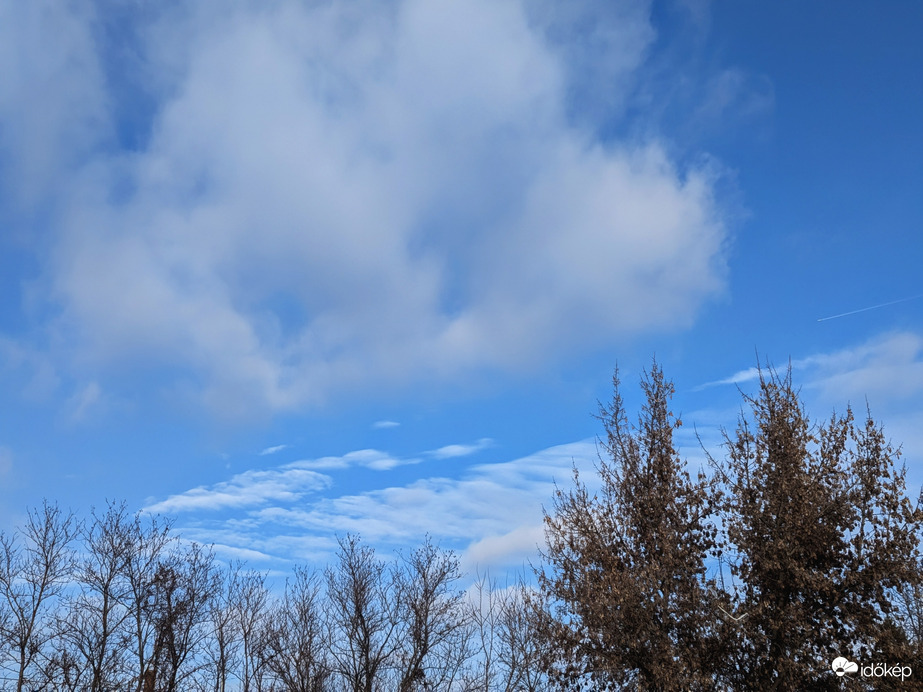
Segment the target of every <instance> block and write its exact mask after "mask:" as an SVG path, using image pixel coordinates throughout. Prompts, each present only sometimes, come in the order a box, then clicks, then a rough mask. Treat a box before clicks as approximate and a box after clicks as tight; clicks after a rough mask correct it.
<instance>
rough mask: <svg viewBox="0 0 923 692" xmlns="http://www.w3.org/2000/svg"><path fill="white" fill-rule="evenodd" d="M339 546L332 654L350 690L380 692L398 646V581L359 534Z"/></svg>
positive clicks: (332, 596)
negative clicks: (360, 538) (381, 684)
mask: <svg viewBox="0 0 923 692" xmlns="http://www.w3.org/2000/svg"><path fill="white" fill-rule="evenodd" d="M338 542H339V546H340V548H339V551H338V553H337V564H336V565H335V566H334V567H332V568H329V569H328V570H327V572H326V581H327V601H328V606H329V618H330V628H331V634H332V639H331V647H330V651H331V656H332V657H333V661H334V663H335V668H336V672H337V673H338V675H339V676H340V677H341V678H342V679H343V680H344V681H345V683H346V686H347V689H348V690H349V691H350V692H376V690H377V688H378V685H379V682H380V680H381V678H382V676H383V674H384V672H385V669H386V668H387V667H388V666H390V665H392V664H393V661H394V653H395V651H396V649H397V645H398V641H397V627H398V619H397V612H396V609H397V603H398V598H397V593H396V591H397V587H396V582H395V579H394V575H393V573H392V572H391V571H389V570H388V569H387V567H386V566H385V564H384V563H383V562H381V561H379V560H378V559H377V558H376V557H375V551H374V550H373V549H372V548H370V547H368V546H364V545H362V544H361V543H360V541H359V538H358V536H354V535H349V536H347V537H346V538H341V539H338Z"/></svg>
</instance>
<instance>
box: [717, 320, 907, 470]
mask: <svg viewBox="0 0 923 692" xmlns="http://www.w3.org/2000/svg"><path fill="white" fill-rule="evenodd" d="M786 365H787V364H786ZM791 366H792V371H793V379H794V380H795V384H797V385H801V386H802V387H803V388H802V394H803V398H804V399H805V400H806V401H807V403H808V409H809V411H812V412H813V415H814V418H815V419H822V418H824V417H825V416H826V415H827V414H828V413H829V411H830V410H832V409H834V408H835V409H836V410H838V411H841V412H842V411H843V410H844V409H845V408H846V406H847V405H852V407H853V408H854V410H855V411H856V414H857V415H859V416H861V415H864V413H865V403H866V401H867V402H868V404H869V406H870V408H871V413H872V416H873V417H874V418H875V419H876V420H877V421H880V422H882V423H883V424H884V426H885V431H886V433H888V434H889V435H891V436H892V437H893V439H894V440H895V442H897V443H901V444H903V447H904V452H905V455H904V456H905V459H907V460H908V466H909V467H910V471H911V474H912V475H914V476H915V477H921V478H923V463H921V460H923V436H921V435H920V434H919V432H918V429H919V425H918V424H916V423H913V422H912V421H914V420H916V421H918V420H919V419H920V416H921V415H923V335H921V334H919V333H914V332H909V331H899V332H889V333H886V334H881V335H878V336H876V337H874V338H872V339H869V340H868V341H866V342H864V343H861V344H857V345H854V346H850V347H847V348H842V349H839V350H836V351H832V352H830V353H817V354H813V355H810V356H806V357H803V358H799V359H794V360H792V361H791ZM758 376H759V372H758V370H757V369H756V368H748V369H746V370H741V371H740V372H738V373H735V374H734V375H732V376H731V377H729V378H727V379H724V380H719V381H717V382H711V383H708V384H706V385H703V387H704V386H713V385H718V384H742V383H746V382H753V381H755V380H756V379H757V378H758ZM700 388H701V387H700Z"/></svg>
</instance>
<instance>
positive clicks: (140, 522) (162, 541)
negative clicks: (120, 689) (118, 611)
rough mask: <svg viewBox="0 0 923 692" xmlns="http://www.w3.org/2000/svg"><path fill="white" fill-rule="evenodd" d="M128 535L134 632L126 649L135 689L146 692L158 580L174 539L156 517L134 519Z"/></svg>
mask: <svg viewBox="0 0 923 692" xmlns="http://www.w3.org/2000/svg"><path fill="white" fill-rule="evenodd" d="M128 533H129V536H130V539H131V540H130V543H131V548H132V549H131V551H130V553H129V555H128V558H127V560H126V561H125V566H124V570H125V580H126V582H127V585H128V589H127V592H126V595H125V607H126V608H127V609H128V612H129V615H128V618H129V625H128V628H129V630H130V634H129V636H128V643H127V644H126V649H130V651H131V655H130V657H129V658H130V660H131V663H130V665H129V670H130V676H129V677H130V679H131V681H132V682H131V685H132V686H133V687H134V689H135V692H143V690H144V685H145V680H147V679H149V678H150V675H149V674H148V671H149V669H150V657H151V654H152V652H153V647H154V641H155V637H156V622H155V617H154V615H155V612H156V605H157V596H156V591H157V587H156V585H155V583H154V578H155V576H156V575H157V568H158V566H159V565H160V564H161V562H162V560H163V559H164V558H165V557H166V556H167V555H168V554H169V551H170V548H171V547H172V545H173V543H174V539H173V537H172V536H171V535H170V523H169V522H166V521H164V520H162V519H161V518H159V517H156V516H150V517H147V518H145V517H144V516H143V515H141V514H140V513H138V514H135V515H134V516H133V517H132V519H131V521H130V523H129V525H128Z"/></svg>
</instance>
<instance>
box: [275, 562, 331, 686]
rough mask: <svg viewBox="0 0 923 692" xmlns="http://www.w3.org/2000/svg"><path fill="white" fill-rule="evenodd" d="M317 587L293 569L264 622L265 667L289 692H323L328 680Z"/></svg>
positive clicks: (306, 575)
mask: <svg viewBox="0 0 923 692" xmlns="http://www.w3.org/2000/svg"><path fill="white" fill-rule="evenodd" d="M323 607H324V603H323V602H322V601H321V594H320V584H319V582H318V579H317V577H316V575H315V574H313V573H312V572H309V571H308V569H307V568H306V567H300V566H296V567H295V571H294V575H293V577H292V579H291V580H288V581H287V582H286V584H285V594H284V596H283V598H282V600H281V601H280V602H279V603H277V604H276V605H275V607H274V608H273V609H272V612H271V615H270V617H269V618H268V619H267V628H266V633H265V646H264V655H265V657H266V667H267V668H268V669H269V670H270V671H271V673H272V674H273V675H274V676H275V677H276V679H277V680H279V682H280V683H281V685H282V688H283V689H285V690H287V691H288V692H324V691H325V690H327V689H328V687H329V682H330V678H331V671H330V664H329V662H328V661H327V653H326V651H327V636H326V631H325V628H324V618H323Z"/></svg>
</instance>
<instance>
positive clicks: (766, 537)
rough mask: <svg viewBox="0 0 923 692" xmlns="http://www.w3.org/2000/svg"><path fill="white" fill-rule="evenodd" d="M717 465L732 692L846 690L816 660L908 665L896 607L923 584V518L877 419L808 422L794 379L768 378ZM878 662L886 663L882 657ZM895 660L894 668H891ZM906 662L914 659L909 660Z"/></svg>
mask: <svg viewBox="0 0 923 692" xmlns="http://www.w3.org/2000/svg"><path fill="white" fill-rule="evenodd" d="M745 400H746V402H747V403H748V404H749V409H750V411H749V413H750V416H749V417H747V416H745V415H744V414H743V413H742V414H741V417H740V420H739V423H738V426H737V430H736V432H735V435H734V436H733V437H732V436H730V435H728V434H725V437H726V450H727V454H726V459H725V461H724V462H723V463H718V462H715V463H716V467H717V468H718V470H719V472H720V474H721V476H722V477H723V478H724V479H725V482H726V486H727V488H726V491H727V494H726V497H725V500H724V505H723V512H724V515H725V525H726V527H727V538H728V540H729V542H730V544H731V545H732V546H733V548H734V553H735V554H736V556H737V558H736V559H735V560H734V561H733V562H732V565H731V567H732V576H733V577H734V578H735V580H736V582H737V585H738V586H737V589H736V590H735V592H734V593H733V601H734V607H735V608H736V610H737V612H738V613H740V615H739V617H744V616H743V614H744V613H745V614H746V618H745V620H742V622H741V626H740V628H739V629H740V635H739V638H738V640H737V641H736V642H735V651H736V656H734V657H732V658H731V660H732V661H733V662H734V664H733V665H732V666H730V667H729V669H728V671H727V678H728V680H729V682H730V683H731V684H732V685H733V686H735V687H736V686H741V685H747V686H753V687H756V688H759V689H768V688H776V689H818V690H821V689H839V687H838V682H837V679H836V678H835V677H833V676H832V675H831V674H830V672H829V671H828V670H826V669H825V667H824V666H823V665H819V662H823V661H828V660H830V659H831V658H832V657H833V656H835V655H844V656H847V657H857V658H859V659H860V660H861V659H863V658H864V659H865V660H869V657H871V656H872V655H883V656H886V657H889V658H890V657H894V656H897V657H898V658H891V659H890V660H901V658H900V656H901V655H906V654H907V652H908V651H909V649H908V648H907V643H908V642H907V638H906V636H905V637H901V636H899V634H898V633H899V632H900V631H901V629H900V627H899V625H898V624H897V621H896V619H895V617H894V616H892V614H891V613H892V606H893V603H894V601H895V596H896V595H897V594H899V593H902V592H903V593H908V589H910V590H912V589H913V588H915V587H916V585H918V584H920V579H921V574H920V571H919V545H920V537H921V527H923V513H921V511H920V507H919V503H918V504H917V505H916V506H914V505H913V504H912V503H911V502H910V501H909V500H908V499H907V497H906V495H905V491H906V487H905V481H904V477H905V472H904V470H903V469H898V468H897V467H896V460H897V457H898V454H897V452H896V450H894V449H893V448H892V447H891V446H890V445H888V444H887V443H886V441H885V438H884V435H883V433H882V430H881V428H880V427H879V426H877V425H876V424H875V422H874V421H873V420H872V419H871V416H868V417H867V419H866V421H865V424H864V425H863V426H862V427H857V426H856V425H855V423H854V419H853V413H852V411H851V410H850V409H847V411H846V414H845V415H843V416H839V417H838V416H836V415H834V416H832V417H831V419H830V421H829V422H828V423H827V424H826V425H823V426H820V427H819V428H816V427H815V426H813V425H812V424H811V423H810V420H809V419H808V416H807V414H806V413H805V411H804V409H803V405H802V402H801V399H800V396H799V392H798V391H797V390H796V389H795V388H794V387H793V386H792V380H791V371H790V370H788V371H787V372H786V373H785V374H784V375H779V374H778V373H777V372H775V371H774V370H772V369H769V370H768V371H767V370H761V372H760V380H759V392H758V393H757V395H756V396H753V397H745ZM876 660H877V659H876ZM885 660H887V659H885ZM904 660H906V659H904Z"/></svg>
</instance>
